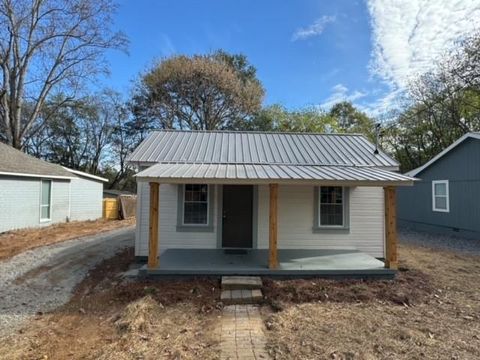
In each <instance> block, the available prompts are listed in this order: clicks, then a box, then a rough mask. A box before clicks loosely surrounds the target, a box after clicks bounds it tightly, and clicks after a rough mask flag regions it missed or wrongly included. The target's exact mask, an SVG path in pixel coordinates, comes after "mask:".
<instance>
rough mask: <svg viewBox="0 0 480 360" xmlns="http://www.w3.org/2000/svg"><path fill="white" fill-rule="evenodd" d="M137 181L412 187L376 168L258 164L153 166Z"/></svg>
mask: <svg viewBox="0 0 480 360" xmlns="http://www.w3.org/2000/svg"><path fill="white" fill-rule="evenodd" d="M137 178H138V179H139V180H144V181H148V180H150V179H158V178H161V179H164V180H165V181H168V182H179V183H181V182H185V181H186V180H187V179H188V181H194V182H197V183H201V182H205V183H215V182H218V183H255V184H258V183H262V182H264V183H270V182H272V181H275V182H279V183H297V184H298V183H312V182H314V183H316V184H318V183H323V184H327V183H330V182H331V183H335V184H338V183H345V184H347V183H351V184H356V185H360V184H365V185H411V184H412V182H413V180H414V179H412V178H410V177H408V176H405V175H401V174H398V173H394V172H392V171H387V170H383V169H380V168H376V167H353V166H314V165H261V164H178V163H175V164H174V163H172V164H156V165H153V166H151V167H149V168H147V169H145V170H143V171H141V172H140V173H138V174H137Z"/></svg>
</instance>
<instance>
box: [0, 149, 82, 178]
mask: <svg viewBox="0 0 480 360" xmlns="http://www.w3.org/2000/svg"><path fill="white" fill-rule="evenodd" d="M0 175H12V176H29V177H51V178H57V179H72V178H76V177H77V176H75V175H74V174H72V173H71V172H70V171H67V170H65V169H64V168H63V167H61V166H60V165H57V164H51V163H49V162H46V161H43V160H40V159H37V158H35V157H33V156H30V155H28V154H25V153H24V152H22V151H19V150H17V149H15V148H13V147H11V146H9V145H7V144H3V143H0Z"/></svg>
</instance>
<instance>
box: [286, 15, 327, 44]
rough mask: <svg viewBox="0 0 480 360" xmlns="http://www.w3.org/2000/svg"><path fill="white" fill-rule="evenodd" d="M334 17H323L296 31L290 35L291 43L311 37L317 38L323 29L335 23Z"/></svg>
mask: <svg viewBox="0 0 480 360" xmlns="http://www.w3.org/2000/svg"><path fill="white" fill-rule="evenodd" d="M335 19H336V18H335V16H329V15H324V16H322V17H320V18H318V19H317V20H315V21H314V22H313V23H312V24H310V25H309V26H307V27H304V28H299V29H297V30H296V31H295V32H294V33H293V35H292V41H297V40H305V39H308V38H310V37H312V36H318V35H320V34H321V33H323V31H324V30H325V27H326V26H327V25H328V24H330V23H332V22H334V21H335Z"/></svg>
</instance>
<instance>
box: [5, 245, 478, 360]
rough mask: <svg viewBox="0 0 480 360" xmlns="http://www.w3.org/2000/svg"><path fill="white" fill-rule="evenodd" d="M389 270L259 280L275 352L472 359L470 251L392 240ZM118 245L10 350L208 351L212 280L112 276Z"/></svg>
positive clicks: (38, 354) (78, 354)
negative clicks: (395, 256)
mask: <svg viewBox="0 0 480 360" xmlns="http://www.w3.org/2000/svg"><path fill="white" fill-rule="evenodd" d="M400 256H401V271H400V272H399V274H398V277H397V279H396V280H395V281H341V282H338V281H327V280H321V279H309V280H287V281H280V280H268V279H266V281H265V289H264V290H265V295H266V300H265V305H264V306H263V307H262V315H263V316H264V319H265V324H266V328H267V329H268V330H267V331H266V335H267V338H268V343H267V350H268V352H269V353H270V354H271V356H272V358H273V359H478V358H480V350H479V349H480V280H479V279H480V261H479V258H478V257H469V256H465V255H455V254H453V253H450V252H444V251H435V250H431V249H425V248H419V247H414V246H401V248H400ZM132 260H133V253H132V250H131V249H130V250H127V251H124V252H123V253H121V254H120V255H119V256H116V257H114V258H112V259H110V260H107V261H105V262H103V263H102V264H101V265H100V266H98V267H97V269H96V270H94V271H92V272H91V273H90V274H89V276H88V277H87V278H86V279H85V280H84V281H83V282H82V283H81V284H80V285H79V286H78V287H77V289H76V291H75V293H74V296H73V298H72V300H71V301H70V302H69V303H68V304H67V305H65V306H63V307H62V308H60V309H58V310H56V311H54V312H53V313H51V314H38V315H37V316H36V319H35V320H34V321H32V322H30V324H29V326H28V327H26V328H25V329H24V330H23V331H21V332H20V333H17V334H15V335H14V336H10V337H9V338H7V339H4V340H3V341H2V342H0V353H1V354H2V356H5V358H8V359H25V358H28V359H69V358H71V359H153V358H161V359H217V358H219V353H220V352H219V343H218V339H219V336H218V333H217V331H218V322H219V318H218V317H219V315H220V310H221V308H222V304H221V303H219V301H218V298H219V292H220V291H219V283H218V281H217V280H209V279H201V278H199V279H196V280H188V281H187V280H183V281H182V280H164V281H156V282H152V281H147V280H138V281H135V282H132V281H131V280H128V281H127V280H122V279H121V278H120V277H119V276H118V274H119V272H121V271H123V270H126V269H127V268H128V265H129V263H130V262H131V261H132Z"/></svg>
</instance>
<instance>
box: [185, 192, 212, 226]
mask: <svg viewBox="0 0 480 360" xmlns="http://www.w3.org/2000/svg"><path fill="white" fill-rule="evenodd" d="M186 185H190V184H184V185H183V187H182V188H183V197H182V201H183V211H182V226H192V227H196V226H199V227H209V226H210V186H209V185H207V222H206V223H205V224H186V223H185V191H186Z"/></svg>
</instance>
